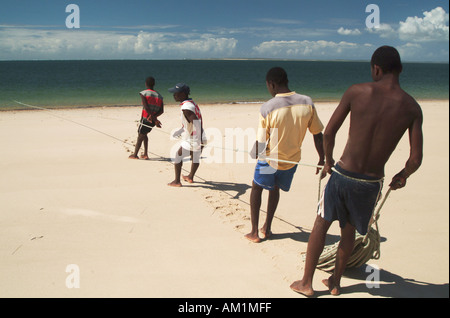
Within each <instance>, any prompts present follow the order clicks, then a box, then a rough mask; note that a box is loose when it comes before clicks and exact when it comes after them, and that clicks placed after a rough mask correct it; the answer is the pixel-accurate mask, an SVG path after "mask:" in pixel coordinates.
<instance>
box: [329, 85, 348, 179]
mask: <svg viewBox="0 0 450 318" xmlns="http://www.w3.org/2000/svg"><path fill="white" fill-rule="evenodd" d="M351 99H352V89H351V88H350V89H349V90H347V92H345V94H344V96H343V97H342V100H341V102H340V103H339V105H338V107H337V108H336V110H335V111H334V113H333V115H332V116H331V119H330V121H329V123H328V125H327V128H326V129H325V133H324V136H323V148H324V154H325V165H324V169H323V172H322V178H324V177H325V176H326V174H327V173H329V174H331V172H332V170H331V169H332V168H333V167H334V164H335V161H334V158H333V150H334V146H335V142H336V134H337V132H338V131H339V129H340V128H341V126H342V124H343V123H344V121H345V119H346V118H347V116H348V114H349V113H350V109H351V108H350V105H351Z"/></svg>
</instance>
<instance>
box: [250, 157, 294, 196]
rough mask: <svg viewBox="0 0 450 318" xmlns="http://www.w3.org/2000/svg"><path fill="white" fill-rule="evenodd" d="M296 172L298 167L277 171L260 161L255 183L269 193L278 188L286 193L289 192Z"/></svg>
mask: <svg viewBox="0 0 450 318" xmlns="http://www.w3.org/2000/svg"><path fill="white" fill-rule="evenodd" d="M296 171H297V166H295V167H294V168H292V169H290V170H276V169H274V168H272V167H271V166H270V165H269V164H268V163H267V162H265V161H258V163H257V165H256V168H255V176H254V178H253V182H255V183H256V184H257V185H259V186H260V187H261V188H263V189H266V190H269V191H272V190H275V187H278V188H280V189H281V190H283V191H284V192H289V190H290V189H291V184H292V180H293V179H294V174H295V172H296Z"/></svg>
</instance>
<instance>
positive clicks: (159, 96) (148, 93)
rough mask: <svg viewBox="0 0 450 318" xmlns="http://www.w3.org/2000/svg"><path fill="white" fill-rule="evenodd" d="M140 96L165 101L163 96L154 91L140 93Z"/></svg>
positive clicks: (148, 90) (147, 90) (146, 90)
mask: <svg viewBox="0 0 450 318" xmlns="http://www.w3.org/2000/svg"><path fill="white" fill-rule="evenodd" d="M140 94H141V95H143V96H151V97H156V98H159V99H163V97H162V95H161V94H160V93H158V92H157V91H155V90H153V89H145V90H143V91H142V92H140Z"/></svg>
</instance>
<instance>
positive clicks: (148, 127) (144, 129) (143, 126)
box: [138, 118, 155, 135]
mask: <svg viewBox="0 0 450 318" xmlns="http://www.w3.org/2000/svg"><path fill="white" fill-rule="evenodd" d="M153 127H155V124H154V123H152V122H149V121H148V120H147V119H146V118H141V122H140V123H139V127H138V133H139V134H143V135H147V134H148V133H149V132H151V131H152V128H153Z"/></svg>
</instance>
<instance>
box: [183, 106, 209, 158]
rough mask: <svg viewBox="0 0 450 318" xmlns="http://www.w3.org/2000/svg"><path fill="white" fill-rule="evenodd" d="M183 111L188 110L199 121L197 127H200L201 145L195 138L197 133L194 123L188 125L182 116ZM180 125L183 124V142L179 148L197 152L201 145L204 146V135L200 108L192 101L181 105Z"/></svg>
mask: <svg viewBox="0 0 450 318" xmlns="http://www.w3.org/2000/svg"><path fill="white" fill-rule="evenodd" d="M183 110H189V111H191V112H193V113H194V114H195V116H197V120H198V121H199V126H200V127H202V141H201V144H200V142H199V140H198V139H197V138H196V137H195V136H196V135H197V131H196V128H195V126H196V125H194V123H193V122H192V123H190V122H189V121H188V120H187V119H186V116H184V113H183ZM181 123H182V124H183V128H184V132H183V135H182V139H183V142H182V143H181V146H182V147H183V148H185V149H188V150H191V151H199V150H200V149H201V146H202V145H205V144H206V141H207V140H206V135H205V132H204V130H203V121H202V113H201V111H200V108H199V107H198V105H197V104H195V102H194V101H193V100H192V99H188V100H185V101H184V102H182V103H181Z"/></svg>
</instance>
